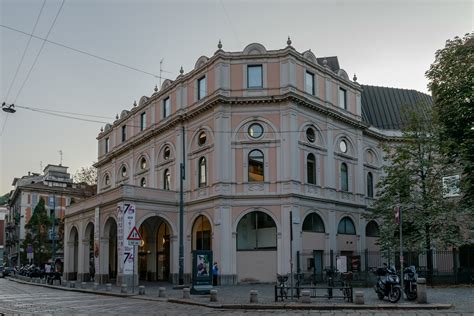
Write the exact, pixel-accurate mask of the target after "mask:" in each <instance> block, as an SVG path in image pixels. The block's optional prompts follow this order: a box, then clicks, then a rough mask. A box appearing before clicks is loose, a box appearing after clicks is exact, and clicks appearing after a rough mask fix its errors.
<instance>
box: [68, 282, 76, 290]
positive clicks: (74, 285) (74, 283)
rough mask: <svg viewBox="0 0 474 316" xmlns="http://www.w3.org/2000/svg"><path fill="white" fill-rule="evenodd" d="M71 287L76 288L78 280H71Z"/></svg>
mask: <svg viewBox="0 0 474 316" xmlns="http://www.w3.org/2000/svg"><path fill="white" fill-rule="evenodd" d="M69 287H70V288H71V289H73V288H75V287H76V281H71V282H69Z"/></svg>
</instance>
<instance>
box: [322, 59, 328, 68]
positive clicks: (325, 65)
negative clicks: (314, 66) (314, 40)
mask: <svg viewBox="0 0 474 316" xmlns="http://www.w3.org/2000/svg"><path fill="white" fill-rule="evenodd" d="M323 66H324V67H329V66H328V60H327V59H326V58H324V60H323Z"/></svg>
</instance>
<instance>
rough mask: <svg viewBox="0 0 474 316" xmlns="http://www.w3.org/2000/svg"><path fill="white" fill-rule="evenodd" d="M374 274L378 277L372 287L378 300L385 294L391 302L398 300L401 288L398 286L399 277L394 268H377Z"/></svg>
mask: <svg viewBox="0 0 474 316" xmlns="http://www.w3.org/2000/svg"><path fill="white" fill-rule="evenodd" d="M375 274H376V275H377V277H378V279H377V284H376V285H375V286H374V289H375V293H377V296H378V298H379V300H383V299H384V297H386V296H387V297H388V300H389V301H390V302H391V303H396V302H398V301H399V300H400V297H401V296H402V290H401V288H400V278H399V277H398V275H397V272H396V271H395V269H394V268H393V267H390V268H388V267H384V268H378V269H377V270H376V271H375Z"/></svg>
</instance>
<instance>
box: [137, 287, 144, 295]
mask: <svg viewBox="0 0 474 316" xmlns="http://www.w3.org/2000/svg"><path fill="white" fill-rule="evenodd" d="M138 295H145V286H144V285H140V286H139V287H138Z"/></svg>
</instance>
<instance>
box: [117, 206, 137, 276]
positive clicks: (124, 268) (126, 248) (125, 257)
mask: <svg viewBox="0 0 474 316" xmlns="http://www.w3.org/2000/svg"><path fill="white" fill-rule="evenodd" d="M134 227H135V205H133V204H128V203H120V204H119V205H117V239H118V246H117V252H118V257H119V258H121V260H119V273H121V274H123V275H127V274H128V275H132V274H133V260H134V253H133V246H130V245H129V244H128V240H127V237H128V235H129V233H130V231H131V230H132V229H133V228H134Z"/></svg>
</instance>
